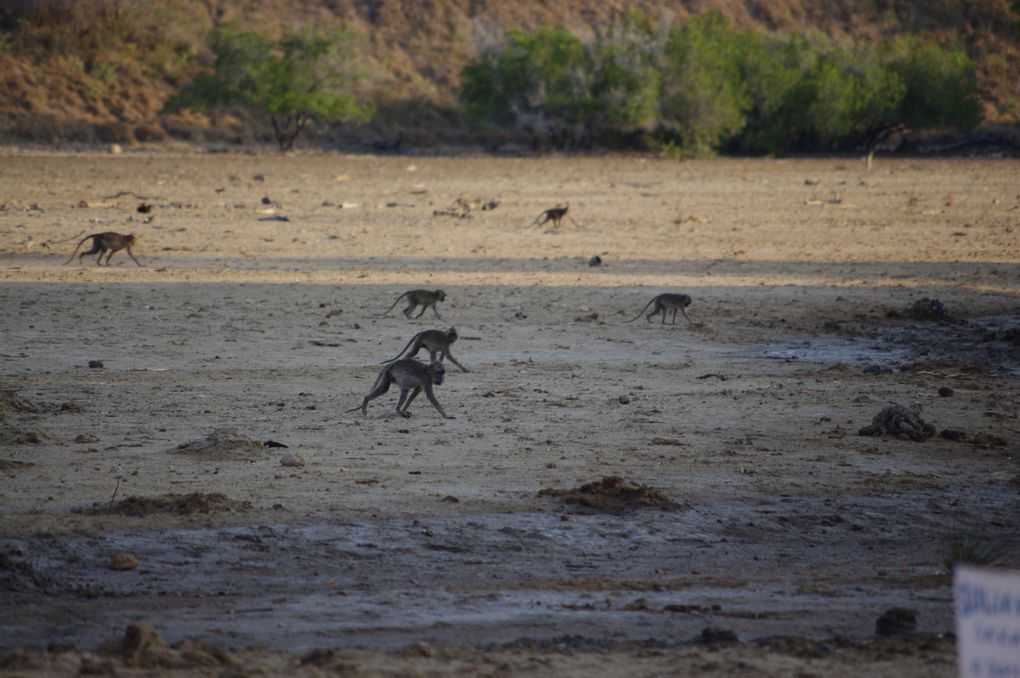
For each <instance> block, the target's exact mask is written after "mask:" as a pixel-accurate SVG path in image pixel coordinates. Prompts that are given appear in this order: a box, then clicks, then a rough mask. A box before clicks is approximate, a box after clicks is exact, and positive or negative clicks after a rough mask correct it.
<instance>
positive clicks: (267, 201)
mask: <svg viewBox="0 0 1020 678" xmlns="http://www.w3.org/2000/svg"><path fill="white" fill-rule="evenodd" d="M262 204H263V205H272V204H273V201H272V200H270V199H269V196H268V195H264V196H262Z"/></svg>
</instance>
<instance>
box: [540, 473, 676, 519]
mask: <svg viewBox="0 0 1020 678" xmlns="http://www.w3.org/2000/svg"><path fill="white" fill-rule="evenodd" d="M538 496H539V497H555V498H557V499H561V500H563V501H564V502H566V503H568V504H579V505H581V506H586V507H588V508H594V509H599V510H602V511H609V512H618V511H622V510H624V509H630V508H638V507H645V508H657V509H662V510H664V511H667V510H668V511H677V510H680V509H683V508H684V506H683V505H682V504H678V503H677V502H675V501H673V500H672V499H669V498H668V497H666V495H664V494H663V493H662V492H660V491H659V490H656V489H653V488H651V487H648V486H647V485H641V484H638V483H633V482H630V481H628V480H624V479H623V478H620V477H619V476H605V477H603V478H602V480H599V481H596V482H592V483H586V484H584V485H582V486H580V487H578V488H575V489H572V490H555V489H552V488H546V489H544V490H541V491H540V492H539V493H538Z"/></svg>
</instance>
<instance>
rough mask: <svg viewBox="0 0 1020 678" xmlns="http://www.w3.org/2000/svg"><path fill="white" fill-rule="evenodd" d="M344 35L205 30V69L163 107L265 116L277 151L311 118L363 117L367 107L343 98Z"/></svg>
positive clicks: (347, 82) (347, 80)
mask: <svg viewBox="0 0 1020 678" xmlns="http://www.w3.org/2000/svg"><path fill="white" fill-rule="evenodd" d="M353 40H354V36H353V34H352V33H350V32H348V31H345V30H342V29H341V30H338V31H335V32H333V33H331V34H329V35H318V34H315V33H313V32H311V31H299V32H294V33H288V34H286V35H284V36H283V37H282V38H281V39H280V40H278V41H275V42H274V41H272V40H270V39H269V38H268V37H266V36H265V35H264V34H262V33H259V32H255V31H248V32H241V31H239V30H238V29H237V27H236V26H233V25H231V26H227V27H224V28H219V29H217V30H216V31H214V32H213V34H212V37H211V41H210V47H211V49H212V53H213V59H214V60H213V64H212V68H211V70H208V71H204V72H201V73H198V74H197V75H196V76H195V77H194V78H193V79H192V80H191V82H190V83H188V84H187V85H185V86H184V87H183V88H182V89H181V90H180V91H179V92H178V93H177V94H176V95H175V96H174V97H172V98H171V100H170V101H169V102H168V104H167V107H168V108H169V109H171V110H173V109H177V108H196V109H201V110H212V111H214V112H215V111H216V110H218V109H221V108H224V107H228V106H241V107H243V108H247V109H249V110H252V111H256V112H259V113H262V114H265V115H267V116H269V119H270V121H271V122H272V125H273V132H274V135H275V137H276V142H277V143H278V144H279V146H280V150H281V151H284V152H286V151H288V150H290V149H291V148H293V147H294V142H295V141H296V140H297V138H298V136H299V135H300V134H301V133H302V132H303V131H304V130H305V129H307V127H308V126H309V125H310V124H311V123H312V122H313V121H314V120H316V119H319V120H323V121H339V120H347V119H364V118H366V117H367V116H368V114H369V109H368V108H367V107H365V106H363V105H361V104H360V103H359V102H358V100H357V98H356V97H355V96H354V95H353V94H351V93H350V91H349V90H350V88H351V87H352V85H353V84H354V83H355V82H356V80H357V76H356V74H355V72H354V71H353V69H352V68H351V59H350V56H349V54H350V47H351V43H352V42H353Z"/></svg>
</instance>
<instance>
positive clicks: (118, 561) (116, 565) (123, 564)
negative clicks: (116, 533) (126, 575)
mask: <svg viewBox="0 0 1020 678" xmlns="http://www.w3.org/2000/svg"><path fill="white" fill-rule="evenodd" d="M140 564H141V562H140V561H139V560H138V558H136V557H135V556H134V555H132V554H130V553H126V552H125V553H118V554H116V555H115V556H114V557H113V558H110V562H109V564H108V565H107V567H109V568H110V569H111V570H117V571H119V572H125V571H127V570H135V569H137V568H138V566H139V565H140Z"/></svg>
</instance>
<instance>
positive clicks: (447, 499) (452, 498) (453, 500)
mask: <svg viewBox="0 0 1020 678" xmlns="http://www.w3.org/2000/svg"><path fill="white" fill-rule="evenodd" d="M441 501H445V502H446V503H448V504H459V503H460V499H457V497H455V496H453V495H452V494H448V495H446V496H445V497H443V498H442V500H441Z"/></svg>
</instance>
